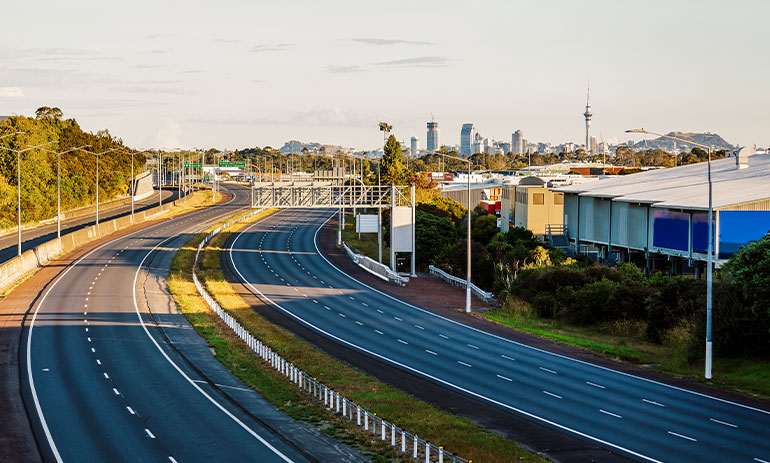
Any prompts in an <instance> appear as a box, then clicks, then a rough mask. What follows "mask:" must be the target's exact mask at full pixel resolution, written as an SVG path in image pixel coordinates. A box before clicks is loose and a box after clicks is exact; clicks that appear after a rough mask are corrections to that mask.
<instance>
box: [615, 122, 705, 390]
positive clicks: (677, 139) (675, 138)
mask: <svg viewBox="0 0 770 463" xmlns="http://www.w3.org/2000/svg"><path fill="white" fill-rule="evenodd" d="M626 133H643V134H647V135H655V136H658V137H662V138H667V139H669V140H674V141H678V142H680V143H684V144H687V145H692V146H697V147H698V148H702V149H705V150H706V151H707V152H708V158H707V163H708V244H707V246H708V250H707V251H706V267H707V269H706V365H705V375H704V376H705V377H706V379H711V376H712V375H711V367H712V364H713V357H712V352H713V351H712V346H713V344H712V339H711V329H712V295H713V292H712V289H713V278H714V276H713V273H714V270H713V264H714V249H713V248H714V222H713V221H714V208H713V204H712V185H711V151H712V150H713V148H712V147H711V146H708V145H702V144H700V143H694V142H692V141H689V140H685V139H684V138H679V137H674V136H671V135H663V134H660V133H655V132H650V131H649V130H644V129H629V130H626Z"/></svg>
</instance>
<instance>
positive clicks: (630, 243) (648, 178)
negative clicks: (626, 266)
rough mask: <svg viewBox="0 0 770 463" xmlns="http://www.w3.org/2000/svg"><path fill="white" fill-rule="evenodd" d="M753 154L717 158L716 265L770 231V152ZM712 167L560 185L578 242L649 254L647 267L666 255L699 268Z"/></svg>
mask: <svg viewBox="0 0 770 463" xmlns="http://www.w3.org/2000/svg"><path fill="white" fill-rule="evenodd" d="M753 152H754V151H753V150H752V149H750V148H743V149H741V150H740V151H739V152H738V153H737V154H735V155H734V156H733V157H728V158H724V159H719V160H714V161H712V163H711V171H712V174H711V175H712V185H713V189H712V191H713V195H712V198H713V210H714V217H713V224H714V225H713V227H714V232H715V234H714V248H713V249H714V252H715V254H714V256H715V262H716V265H717V266H719V265H721V263H723V262H724V261H725V260H726V259H728V258H729V257H730V256H731V255H732V254H734V253H735V252H736V251H738V249H739V248H740V247H741V246H745V245H746V244H748V243H749V242H751V241H755V240H757V239H759V238H761V237H762V236H764V235H765V234H766V233H768V231H770V154H753V155H752V153H753ZM707 169H708V165H707V163H705V162H702V163H698V164H691V165H687V166H681V167H674V168H670V169H660V170H654V171H648V172H641V173H638V174H632V175H627V176H619V177H609V178H603V179H599V180H595V181H591V182H586V183H583V184H579V185H572V186H567V187H562V188H557V189H556V191H559V192H562V193H564V224H565V228H566V233H567V237H568V240H569V242H570V245H571V247H572V248H573V249H577V250H578V251H581V250H583V249H585V247H586V246H592V247H596V248H598V249H599V251H600V256H601V257H603V258H609V259H612V260H621V261H624V260H628V259H629V257H631V256H632V254H634V253H643V254H644V256H645V257H646V258H647V263H648V266H649V265H650V264H651V262H652V265H654V262H655V260H656V259H660V258H665V259H666V260H671V261H673V264H675V265H674V266H675V267H676V266H678V267H679V268H680V269H681V268H682V266H684V265H690V266H693V267H695V270H696V273H697V272H698V271H699V270H701V269H702V268H703V267H704V262H705V260H706V252H707V249H708V246H707V236H708V228H707V223H708V218H707V217H708V170H707Z"/></svg>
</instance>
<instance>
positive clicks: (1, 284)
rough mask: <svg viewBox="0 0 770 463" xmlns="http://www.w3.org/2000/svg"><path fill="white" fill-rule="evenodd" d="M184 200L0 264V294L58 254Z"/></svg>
mask: <svg viewBox="0 0 770 463" xmlns="http://www.w3.org/2000/svg"><path fill="white" fill-rule="evenodd" d="M184 200H185V199H184V198H183V199H181V200H176V201H174V202H173V203H167V204H164V205H163V206H156V207H153V208H152V209H146V210H143V211H141V212H137V213H135V214H134V217H133V220H132V217H131V216H130V215H127V216H123V217H119V218H117V219H112V220H108V221H106V222H102V223H100V224H99V225H98V226H96V225H91V226H90V227H86V228H81V229H80V230H76V231H74V232H72V233H67V234H66V235H62V237H61V239H59V238H54V239H52V240H50V241H46V242H45V243H43V244H40V245H38V246H35V247H34V248H33V249H29V250H27V251H25V252H23V253H22V254H21V255H20V256H16V257H14V258H13V259H10V260H8V261H6V262H4V263H2V264H0V293H4V292H5V291H7V290H8V289H9V288H11V287H13V285H14V284H16V282H18V281H19V280H21V279H22V278H24V277H25V276H26V275H27V274H29V273H30V272H33V271H34V270H36V269H38V268H40V267H43V266H44V265H47V264H48V263H49V262H51V261H52V260H54V259H55V258H56V257H58V256H60V255H61V254H64V253H67V252H69V251H72V250H73V249H76V248H79V247H80V246H83V245H85V244H88V243H90V242H91V241H93V240H95V239H97V238H101V237H103V236H107V235H109V234H112V233H115V232H116V231H119V230H123V229H125V228H128V227H130V226H132V225H134V224H137V223H141V222H144V221H145V220H147V219H150V218H152V217H154V216H156V215H158V214H160V213H163V212H166V211H168V210H169V209H171V208H172V207H174V206H176V205H177V203H179V202H181V201H184Z"/></svg>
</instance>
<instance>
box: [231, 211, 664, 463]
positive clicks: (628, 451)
mask: <svg viewBox="0 0 770 463" xmlns="http://www.w3.org/2000/svg"><path fill="white" fill-rule="evenodd" d="M333 216H334V214H332V216H331V217H329V218H328V219H326V221H325V222H323V223H322V224H321V227H323V225H324V224H326V222H328V221H329V220H330V219H331V218H332V217H333ZM321 227H319V228H318V229H317V230H316V232H315V236H318V230H320V229H321ZM250 228H251V226H249V227H246V228H245V229H243V230H241V231H239V232H238V233H237V234H236V235H235V238H234V239H233V241H232V243H231V244H230V246H229V247H228V249H227V251H228V255H229V256H230V263H231V264H232V265H233V270H234V271H235V273H237V274H238V276H239V277H240V278H241V281H242V282H244V283H245V284H246V285H248V286H249V287H250V288H251V289H253V290H254V291H256V292H257V293H259V294H260V295H261V296H262V297H263V298H264V299H265V300H266V301H268V302H269V303H271V304H273V305H274V306H275V307H277V308H278V309H280V310H282V311H283V312H284V313H286V314H287V315H289V316H290V317H292V318H295V319H296V320H299V321H300V322H301V323H303V324H305V325H307V326H309V327H311V328H313V329H315V330H316V331H318V332H319V333H322V334H324V335H326V336H328V337H330V338H332V339H335V340H337V341H339V342H341V343H343V344H346V345H349V346H351V347H353V348H356V349H358V350H360V351H362V352H365V353H367V354H369V355H371V356H373V357H376V358H379V359H382V360H384V361H386V362H390V363H392V364H393V365H396V366H400V367H401V368H404V369H406V370H409V371H412V372H414V373H417V374H419V375H422V376H424V377H426V378H429V379H432V380H434V381H436V382H438V383H441V384H444V385H446V386H449V387H451V388H454V389H456V390H458V391H461V392H464V393H466V394H469V395H472V396H474V397H478V398H480V399H484V400H486V401H488V402H490V403H493V404H495V405H498V406H500V407H503V408H507V409H509V410H513V411H515V412H517V413H520V414H522V415H525V416H528V417H530V418H532V419H535V420H538V421H541V422H543V423H546V424H549V425H551V426H554V427H556V428H559V429H562V430H564V431H568V432H571V433H573V434H576V435H578V436H581V437H585V438H586V439H590V440H592V441H594V442H598V443H600V444H604V445H607V446H609V447H612V448H615V449H618V450H621V451H624V452H626V453H629V454H631V455H634V456H636V457H639V458H642V459H645V460H647V461H651V462H655V463H662V462H661V461H660V460H656V459H654V458H652V457H648V456H646V455H643V454H641V453H638V452H634V451H633V450H630V449H627V448H625V447H621V446H619V445H617V444H613V443H611V442H607V441H605V440H602V439H600V438H598V437H594V436H591V435H590V434H586V433H584V432H581V431H578V430H575V429H572V428H569V427H567V426H564V425H562V424H559V423H556V422H554V421H551V420H549V419H547V418H543V417H541V416H538V415H535V414H533V413H530V412H527V411H524V410H521V409H519V408H516V407H513V406H511V405H508V404H505V403H503V402H500V401H498V400H495V399H492V398H491V397H486V396H484V395H482V394H479V393H477V392H473V391H471V390H468V389H466V388H464V387H462V386H458V385H456V384H453V383H450V382H449V381H446V380H444V379H441V378H438V377H436V376H433V375H431V374H429V373H425V372H423V371H421V370H418V369H417V368H414V367H412V366H409V365H406V364H403V363H401V362H398V361H396V360H393V359H391V358H388V357H385V356H384V355H381V354H378V353H376V352H373V351H371V350H369V349H366V348H364V347H361V346H359V345H357V344H354V343H352V342H350V341H347V340H345V339H342V338H340V337H338V336H335V335H333V334H332V333H329V332H328V331H325V330H323V329H321V328H319V327H317V326H315V325H313V324H312V323H310V322H308V321H306V320H304V319H302V318H300V317H298V316H297V315H295V314H294V313H292V312H291V311H289V310H286V309H285V308H283V307H282V306H281V305H279V304H277V303H276V302H274V301H273V300H272V299H270V298H269V297H267V296H265V294H264V293H262V292H261V291H260V290H258V289H257V288H256V287H254V285H252V284H251V283H249V282H248V280H246V278H245V277H244V276H243V274H242V273H241V272H240V270H239V269H238V267H237V266H236V265H235V261H234V260H233V247H234V246H235V243H236V242H237V241H238V239H239V238H240V237H241V236H242V235H243V233H244V232H245V231H247V230H249V229H250ZM314 244H315V247H316V251H317V252H318V254H319V255H320V256H321V257H322V258H323V259H324V260H326V262H327V263H329V265H331V266H332V267H334V265H332V264H331V262H329V261H328V260H327V259H326V257H324V256H323V254H321V252H320V251H319V250H318V244H317V242H316V243H314ZM334 268H335V269H336V270H337V271H339V272H340V273H342V274H343V275H346V276H348V278H350V279H352V280H353V281H357V280H355V279H354V278H353V277H350V276H349V275H347V274H346V273H344V272H342V271H341V270H339V269H337V267H334ZM361 284H362V285H364V284H363V283H361ZM364 286H366V287H367V288H370V287H369V286H367V285H364ZM375 291H377V290H375ZM377 292H378V293H379V292H380V291H377ZM381 294H384V293H381ZM386 296H387V295H386ZM388 297H389V298H391V299H393V300H396V301H398V299H395V298H393V297H391V296H388ZM407 305H410V306H411V304H407ZM412 307H414V306H412ZM418 310H421V311H423V312H426V313H430V312H428V311H425V310H424V309H418ZM440 318H443V317H440ZM447 320H449V319H447ZM450 321H451V320H450ZM458 325H462V324H459V323H458ZM462 326H465V325H462ZM375 331H377V330H375ZM477 331H480V330H477ZM480 332H482V333H483V331H480ZM501 339H504V338H501Z"/></svg>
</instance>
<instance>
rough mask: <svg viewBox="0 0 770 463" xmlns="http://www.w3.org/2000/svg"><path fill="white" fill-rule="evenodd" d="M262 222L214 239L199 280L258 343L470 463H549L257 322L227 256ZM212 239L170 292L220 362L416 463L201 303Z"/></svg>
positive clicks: (339, 434) (186, 260)
mask: <svg viewBox="0 0 770 463" xmlns="http://www.w3.org/2000/svg"><path fill="white" fill-rule="evenodd" d="M259 218H260V216H257V217H254V218H251V219H249V220H247V221H244V223H241V224H237V225H234V226H232V227H230V228H229V229H227V230H225V231H223V232H222V233H220V234H219V235H217V236H216V237H215V238H214V239H212V241H211V242H210V243H209V245H208V246H207V248H206V250H205V252H204V255H203V260H202V261H200V270H199V278H200V279H201V281H202V282H203V283H204V284H205V285H206V288H207V290H208V291H209V292H210V294H212V296H214V297H215V298H216V299H217V301H218V302H219V304H220V305H221V306H222V308H223V309H225V310H226V311H228V312H229V313H230V314H231V315H232V316H234V317H235V318H236V319H237V320H238V321H239V322H240V323H241V324H242V325H243V326H244V327H245V328H246V329H248V330H249V331H250V332H251V333H252V334H253V335H254V336H256V337H258V338H259V339H261V340H262V341H263V342H265V343H266V344H268V345H269V346H271V348H272V349H273V350H275V351H276V352H278V353H279V354H280V355H282V356H283V357H284V358H286V359H289V360H291V361H293V362H294V364H295V365H297V366H298V367H299V368H301V369H303V370H304V371H306V372H307V373H308V374H311V375H312V376H314V377H316V378H318V379H319V380H321V381H322V382H324V383H325V384H327V385H329V386H330V387H332V388H334V390H336V391H338V392H340V393H341V394H343V395H345V396H347V397H349V398H351V399H353V400H355V401H357V402H358V403H359V404H360V405H362V406H363V407H365V408H367V409H369V410H370V411H372V412H376V413H377V415H378V416H382V417H384V418H385V419H387V420H388V421H391V422H393V423H395V424H396V425H398V426H400V427H403V428H404V429H407V430H409V431H410V432H413V433H415V434H417V435H419V436H420V437H422V438H423V439H427V440H430V441H431V442H436V443H439V444H440V445H443V446H444V448H446V449H448V450H450V451H453V452H457V454H458V455H460V456H462V457H464V458H469V459H473V460H474V461H484V462H491V463H496V462H513V461H516V462H520V461H544V460H543V459H542V458H541V457H539V456H538V455H535V454H533V453H531V452H529V451H527V450H524V449H522V448H520V447H518V446H516V444H515V443H514V442H512V441H510V440H507V439H504V438H503V437H501V436H499V435H497V434H494V433H492V432H490V431H488V430H485V429H483V428H481V427H480V426H477V425H475V424H473V423H471V422H470V421H468V420H466V419H464V418H460V417H456V416H453V415H451V414H449V413H446V412H443V411H440V410H438V409H436V408H434V407H432V406H430V405H428V404H426V403H425V402H422V401H419V400H417V399H415V398H414V397H411V396H409V395H406V394H404V393H402V392H400V391H398V390H397V389H395V388H394V387H392V386H389V385H387V384H385V383H382V382H379V381H376V380H374V379H373V378H371V377H369V376H367V375H365V374H363V373H361V372H360V371H358V370H355V369H354V368H352V367H350V366H348V365H347V364H345V363H343V362H340V361H338V360H335V359H333V358H331V357H329V356H327V355H325V354H323V353H322V352H320V351H318V350H316V349H314V348H313V347H312V346H311V345H310V344H308V343H307V342H305V341H303V340H300V339H298V338H296V337H295V336H293V335H292V334H291V333H289V332H287V331H286V330H284V329H282V328H280V327H277V326H275V325H273V324H271V323H270V322H268V321H267V320H265V319H264V318H263V317H261V316H260V315H259V314H257V313H256V312H255V311H254V310H253V309H252V308H251V307H250V306H248V305H247V304H246V303H245V301H244V300H243V299H242V298H241V297H240V296H239V295H238V294H236V293H235V291H234V290H233V288H232V287H231V286H230V284H229V283H228V282H227V281H226V280H225V277H224V274H223V273H222V271H221V268H220V252H221V247H222V245H223V243H224V242H225V241H226V240H227V239H228V237H229V235H230V234H231V233H232V232H234V231H236V230H238V229H240V228H241V227H243V226H244V225H245V224H246V223H248V222H251V221H252V220H258V219H259ZM212 228H213V227H212ZM204 236H205V234H199V235H197V236H195V237H193V238H192V239H190V241H188V242H187V244H186V245H185V246H184V247H183V248H182V249H180V250H179V252H178V253H177V254H176V256H175V257H174V260H173V263H172V268H171V270H172V271H171V275H170V277H169V280H168V281H169V283H168V286H169V290H170V291H171V294H172V295H173V297H174V299H175V300H176V302H177V304H178V306H179V307H180V308H181V310H182V311H183V313H184V314H185V315H186V316H187V319H188V320H189V321H190V323H191V324H192V325H193V326H194V328H195V330H196V331H197V332H198V333H199V334H200V335H201V336H202V337H203V338H204V339H206V341H207V342H208V343H209V345H210V346H211V347H213V348H214V350H215V352H216V356H217V358H218V359H219V360H220V361H221V362H222V363H223V364H224V365H225V366H226V367H228V368H229V369H230V370H231V371H232V372H233V373H234V374H235V375H236V376H238V377H239V378H240V379H241V381H243V382H244V384H246V385H248V386H249V387H252V388H254V389H255V390H256V391H257V392H259V393H260V394H262V395H263V396H264V397H265V398H266V399H267V400H268V401H270V402H271V403H272V404H274V405H275V406H276V407H277V408H278V409H280V410H282V411H284V412H286V413H287V414H289V415H290V416H291V417H293V418H295V419H300V420H304V421H308V422H311V423H316V424H319V425H321V426H323V427H324V428H325V431H324V432H326V433H327V434H330V435H332V436H334V437H336V438H338V439H339V440H341V441H343V442H345V443H347V444H350V445H353V446H357V447H359V448H360V449H362V452H363V453H364V454H365V455H367V456H369V457H371V458H372V459H374V460H375V461H411V458H410V457H408V456H406V455H401V454H400V453H396V452H394V451H393V450H392V449H391V448H390V447H389V446H388V445H384V444H383V443H382V442H381V441H379V440H378V439H376V438H375V437H374V436H373V435H372V434H368V433H364V432H363V431H362V430H361V429H360V428H358V427H356V426H354V425H352V424H350V423H348V422H347V421H346V420H343V419H341V418H339V417H336V416H334V415H332V414H330V413H328V412H326V411H325V410H324V409H323V407H322V406H321V405H318V404H317V403H316V402H314V401H313V400H311V399H310V397H309V396H308V395H306V394H305V393H303V392H301V391H299V390H297V389H296V387H295V386H294V385H292V384H291V383H289V382H288V381H287V380H286V379H285V378H284V377H283V376H281V375H280V374H278V373H277V372H275V371H274V370H273V369H272V368H270V367H269V366H268V365H267V364H266V363H263V362H262V361H261V360H259V359H258V358H257V357H256V356H255V355H253V354H252V353H251V352H250V350H249V349H248V348H247V347H246V345H245V344H243V343H242V342H241V341H240V340H239V339H238V338H237V337H236V336H235V335H234V334H233V333H232V332H231V331H230V330H229V328H227V326H226V325H224V324H223V323H222V322H221V321H220V320H219V318H218V317H217V316H216V315H215V314H213V313H212V312H211V311H210V310H209V308H208V307H207V306H206V304H205V302H204V301H203V299H201V298H200V297H199V296H198V295H197V292H196V290H195V286H194V285H193V283H192V276H191V271H190V269H191V267H192V261H193V258H194V255H195V249H196V248H197V246H198V243H200V241H201V240H202V239H203V237H204Z"/></svg>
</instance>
